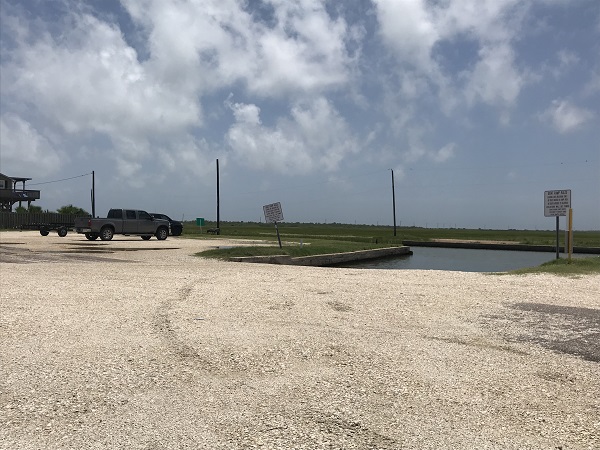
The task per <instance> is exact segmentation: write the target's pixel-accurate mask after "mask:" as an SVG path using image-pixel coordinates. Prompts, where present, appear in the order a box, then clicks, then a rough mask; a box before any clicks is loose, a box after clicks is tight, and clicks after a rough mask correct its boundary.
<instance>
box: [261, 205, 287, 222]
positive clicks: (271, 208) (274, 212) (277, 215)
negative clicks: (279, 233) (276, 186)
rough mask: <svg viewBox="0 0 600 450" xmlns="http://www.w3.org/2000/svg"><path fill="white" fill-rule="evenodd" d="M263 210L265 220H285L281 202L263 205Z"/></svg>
mask: <svg viewBox="0 0 600 450" xmlns="http://www.w3.org/2000/svg"><path fill="white" fill-rule="evenodd" d="M263 211H264V213H265V221H266V222H267V223H277V222H281V221H283V211H282V210H281V203H280V202H277V203H271V204H270V205H265V206H263Z"/></svg>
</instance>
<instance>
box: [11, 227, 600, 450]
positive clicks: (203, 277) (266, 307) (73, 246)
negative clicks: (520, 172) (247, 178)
mask: <svg viewBox="0 0 600 450" xmlns="http://www.w3.org/2000/svg"><path fill="white" fill-rule="evenodd" d="M247 244H248V242H245V241H232V240H228V239H220V238H218V237H217V238H214V239H205V240H195V239H185V238H172V237H169V239H167V240H166V241H157V240H155V239H152V240H150V241H142V240H141V239H139V238H138V237H123V236H117V237H115V239H114V240H113V241H110V242H103V241H87V240H86V239H85V238H84V237H83V236H80V235H76V234H71V233H69V235H68V236H66V237H64V238H60V237H58V236H57V235H56V234H51V235H50V236H47V237H42V236H40V235H39V233H37V232H32V231H31V232H30V231H25V232H18V231H15V232H1V233H0V292H1V301H0V345H1V348H2V352H1V355H0V448H1V449H6V450H17V449H44V450H46V449H47V450H51V449H143V450H159V449H248V448H261V449H466V448H468V449H565V450H566V449H598V448H600V375H599V374H600V365H599V363H600V354H599V348H600V276H597V275H596V276H585V277H578V278H566V277H556V276H552V275H528V276H515V275H501V276H499V275H489V274H481V273H464V272H443V271H421V270H414V271H413V270H411V271H403V270H361V269H347V268H317V267H297V266H279V265H265V264H244V263H231V262H221V261H215V260H209V259H204V258H199V257H196V256H193V254H194V253H196V252H198V251H201V250H203V249H206V248H210V247H218V246H231V245H247Z"/></svg>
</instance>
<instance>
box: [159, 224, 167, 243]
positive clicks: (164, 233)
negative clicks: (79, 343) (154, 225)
mask: <svg viewBox="0 0 600 450" xmlns="http://www.w3.org/2000/svg"><path fill="white" fill-rule="evenodd" d="M168 235H169V229H168V228H167V227H160V228H159V229H158V230H156V239H158V240H159V241H164V240H165V239H166V238H167V236H168Z"/></svg>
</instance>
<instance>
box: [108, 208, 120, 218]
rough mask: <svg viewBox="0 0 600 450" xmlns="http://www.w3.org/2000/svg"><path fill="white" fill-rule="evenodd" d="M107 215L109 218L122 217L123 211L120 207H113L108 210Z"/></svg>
mask: <svg viewBox="0 0 600 450" xmlns="http://www.w3.org/2000/svg"><path fill="white" fill-rule="evenodd" d="M106 217H107V218H109V219H122V218H123V211H122V210H120V209H111V210H110V211H108V216H106Z"/></svg>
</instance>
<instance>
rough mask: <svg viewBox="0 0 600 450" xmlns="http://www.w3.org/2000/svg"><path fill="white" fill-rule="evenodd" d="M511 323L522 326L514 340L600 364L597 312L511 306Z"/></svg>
mask: <svg viewBox="0 0 600 450" xmlns="http://www.w3.org/2000/svg"><path fill="white" fill-rule="evenodd" d="M512 308H513V309H514V310H516V311H515V313H516V314H515V316H514V317H511V319H513V320H514V321H516V322H518V323H520V324H523V325H525V326H524V330H525V331H524V333H523V334H521V335H520V336H519V337H518V338H517V340H519V341H521V342H535V343H537V344H539V345H541V346H543V347H545V348H547V349H550V350H553V351H556V352H560V353H567V354H570V355H575V356H579V357H581V358H583V359H585V360H587V361H593V362H600V310H598V309H592V308H577V307H572V306H560V305H548V304H544V303H515V304H514V305H512Z"/></svg>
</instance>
